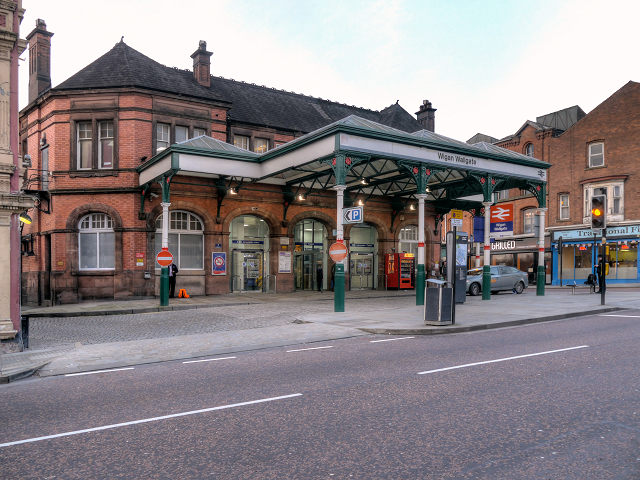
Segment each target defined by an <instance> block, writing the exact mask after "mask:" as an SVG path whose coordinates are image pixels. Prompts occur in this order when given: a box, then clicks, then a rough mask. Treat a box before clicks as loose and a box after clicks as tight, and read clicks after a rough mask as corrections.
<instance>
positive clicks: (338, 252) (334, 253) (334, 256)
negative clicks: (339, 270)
mask: <svg viewBox="0 0 640 480" xmlns="http://www.w3.org/2000/svg"><path fill="white" fill-rule="evenodd" d="M329 256H330V257H331V260H333V261H334V262H339V261H341V260H344V259H345V258H346V257H347V247H346V246H345V245H344V244H343V243H334V244H333V245H331V246H330V247H329Z"/></svg>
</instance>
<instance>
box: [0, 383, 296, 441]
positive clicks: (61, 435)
mask: <svg viewBox="0 0 640 480" xmlns="http://www.w3.org/2000/svg"><path fill="white" fill-rule="evenodd" d="M300 396H302V394H301V393H294V394H292V395H283V396H281V397H271V398H263V399H261V400H252V401H250V402H242V403H233V404H231V405H222V406H220V407H211V408H203V409H202V410H192V411H190V412H182V413H173V414H171V415H163V416H162V417H153V418H144V419H142V420H134V421H132V422H124V423H114V424H113V425H105V426H103V427H95V428H87V429H84V430H76V431H73V432H65V433H57V434H55V435H47V436H46V437H35V438H27V439H26V440H18V441H16V442H8V443H0V448H2V447H11V446H13V445H20V444H23V443H32V442H40V441H42V440H50V439H52V438H61V437H69V436H71V435H79V434H81V433H90V432H98V431H100V430H109V429H112V428H118V427H127V426H129V425H138V424H140V423H148V422H157V421H158V420H167V419H169V418H176V417H184V416H187V415H195V414H196V413H206V412H213V411H215V410H224V409H227V408H235V407H243V406H245V405H254V404H256V403H265V402H273V401H275V400H284V399H287V398H293V397H300Z"/></svg>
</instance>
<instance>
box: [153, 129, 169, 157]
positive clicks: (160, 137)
mask: <svg viewBox="0 0 640 480" xmlns="http://www.w3.org/2000/svg"><path fill="white" fill-rule="evenodd" d="M165 129H166V131H165ZM161 144H166V146H163V145H161ZM170 145H171V125H169V124H168V123H156V153H159V152H161V151H163V150H166V149H167V148H169V146H170Z"/></svg>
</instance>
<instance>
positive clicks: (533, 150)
mask: <svg viewBox="0 0 640 480" xmlns="http://www.w3.org/2000/svg"><path fill="white" fill-rule="evenodd" d="M529 149H531V151H529ZM524 150H525V155H526V156H527V157H533V156H534V154H535V150H536V149H535V147H534V146H533V143H527V145H526V147H524Z"/></svg>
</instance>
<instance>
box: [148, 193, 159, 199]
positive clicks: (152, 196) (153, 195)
mask: <svg viewBox="0 0 640 480" xmlns="http://www.w3.org/2000/svg"><path fill="white" fill-rule="evenodd" d="M149 196H150V197H151V198H152V199H153V198H158V195H157V194H155V193H153V192H149Z"/></svg>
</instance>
